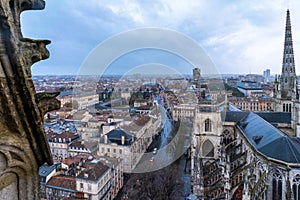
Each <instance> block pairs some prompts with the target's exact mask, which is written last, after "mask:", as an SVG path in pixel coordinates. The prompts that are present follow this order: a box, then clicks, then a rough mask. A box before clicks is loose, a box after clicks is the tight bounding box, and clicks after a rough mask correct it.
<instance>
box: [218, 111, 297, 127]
mask: <svg viewBox="0 0 300 200" xmlns="http://www.w3.org/2000/svg"><path fill="white" fill-rule="evenodd" d="M249 113H250V112H249V111H229V112H222V119H223V120H224V121H226V122H238V121H240V120H242V119H243V118H245V117H246V116H247V115H248V114H249ZM256 114H257V115H258V116H260V117H261V118H263V119H264V120H266V121H267V122H269V123H271V124H272V125H273V124H278V123H287V124H290V123H291V113H287V112H256Z"/></svg>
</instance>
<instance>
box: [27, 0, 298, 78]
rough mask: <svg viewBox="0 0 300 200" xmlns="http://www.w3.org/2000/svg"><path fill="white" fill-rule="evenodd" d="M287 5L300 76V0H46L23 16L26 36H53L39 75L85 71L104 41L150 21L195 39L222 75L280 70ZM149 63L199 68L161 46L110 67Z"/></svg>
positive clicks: (36, 71) (36, 69)
mask: <svg viewBox="0 0 300 200" xmlns="http://www.w3.org/2000/svg"><path fill="white" fill-rule="evenodd" d="M287 8H289V9H290V11H291V21H292V32H293V40H294V52H295V61H296V72H298V74H299V73H300V68H299V66H300V61H299V60H300V57H299V56H298V55H300V39H299V38H300V12H297V10H298V9H299V8H300V1H297V0H289V1H287V0H286V1H283V0H273V1H270V0H243V1H240V0H209V1H208V0H185V1H182V0H139V1H138V0H112V1H108V0H106V1H104V0H76V1H74V0H46V8H45V10H43V11H27V12H24V13H23V14H22V16H21V20H22V31H23V35H24V37H30V38H38V39H50V40H51V41H52V43H51V44H50V45H49V46H48V49H49V50H50V53H51V56H50V58H49V59H48V60H45V61H42V62H39V63H37V64H35V65H34V66H33V68H32V72H33V74H34V75H41V74H77V73H78V71H79V70H80V68H81V67H82V64H83V63H84V62H85V60H86V59H88V58H89V55H91V52H92V51H93V50H94V49H95V48H96V47H97V46H98V47H99V44H100V45H101V44H102V43H103V42H105V41H107V40H109V39H110V38H112V37H115V36H116V35H119V34H120V33H121V34H122V33H124V32H127V31H130V30H134V29H139V28H145V27H147V28H149V27H155V28H162V29H167V30H174V31H177V32H178V33H180V34H183V35H184V36H186V37H188V38H190V39H191V40H194V41H195V42H196V43H197V44H198V45H199V46H200V47H201V48H202V49H203V50H204V51H205V52H206V54H207V55H208V56H209V57H210V59H211V60H212V62H213V63H214V65H215V66H216V69H217V70H218V71H219V72H220V73H226V74H237V73H243V74H246V73H256V74H262V72H263V70H265V69H267V68H269V69H271V73H272V74H275V73H280V70H281V63H282V52H283V42H284V27H285V17H286V10H287ZM131 42H132V41H131ZM133 42H134V41H133ZM185 44H186V43H184V42H182V46H184V45H185ZM114 45H116V46H118V44H114ZM161 52H162V53H161ZM103 56H106V55H98V59H102V58H103ZM103 59H105V58H103ZM149 63H156V65H157V64H161V65H164V66H170V67H172V68H175V69H176V70H177V71H179V72H180V73H185V74H188V73H191V71H190V69H189V67H186V66H187V65H189V64H188V63H187V62H185V61H184V60H183V59H181V58H178V55H174V54H172V52H171V53H170V52H164V51H160V50H153V49H150V50H149V49H146V50H139V51H135V53H134V52H133V53H132V52H130V53H129V54H126V55H125V56H124V55H123V56H120V58H118V59H117V60H115V61H114V62H113V63H111V67H110V71H109V72H110V73H115V74H118V73H124V71H128V70H130V68H134V67H136V66H141V65H143V66H149ZM95 67H98V66H95ZM117 69H122V70H123V71H122V70H121V71H118V70H117ZM187 69H188V70H187ZM184 70H185V71H184Z"/></svg>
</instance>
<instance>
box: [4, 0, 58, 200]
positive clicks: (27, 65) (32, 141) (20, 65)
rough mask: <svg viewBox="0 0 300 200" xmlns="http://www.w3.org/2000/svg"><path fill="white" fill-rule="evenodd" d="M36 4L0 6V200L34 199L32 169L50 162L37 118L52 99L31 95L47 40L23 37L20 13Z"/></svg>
mask: <svg viewBox="0 0 300 200" xmlns="http://www.w3.org/2000/svg"><path fill="white" fill-rule="evenodd" d="M44 7H45V2H44V1H42V0H1V1H0V199H39V195H38V191H39V179H38V167H39V166H40V165H42V164H43V163H45V162H48V163H49V164H51V163H52V159H51V152H50V150H49V146H48V143H47V141H46V137H45V133H44V127H43V115H44V114H45V113H46V112H47V111H48V110H53V109H57V108H59V106H60V103H59V101H57V100H56V99H55V97H56V96H57V95H58V94H57V93H56V94H35V89H34V85H33V82H32V79H31V66H32V64H34V63H35V62H38V61H40V60H43V59H46V58H48V57H49V52H48V50H47V49H46V45H47V44H49V43H50V41H48V40H32V39H28V38H23V36H22V33H21V28H20V13H21V12H22V11H25V10H37V9H43V8H44Z"/></svg>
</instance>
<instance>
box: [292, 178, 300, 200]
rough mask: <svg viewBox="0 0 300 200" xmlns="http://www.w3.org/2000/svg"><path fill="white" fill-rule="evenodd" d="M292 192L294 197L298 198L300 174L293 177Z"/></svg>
mask: <svg viewBox="0 0 300 200" xmlns="http://www.w3.org/2000/svg"><path fill="white" fill-rule="evenodd" d="M293 194H294V199H300V175H299V174H297V175H296V176H295V177H294V178H293Z"/></svg>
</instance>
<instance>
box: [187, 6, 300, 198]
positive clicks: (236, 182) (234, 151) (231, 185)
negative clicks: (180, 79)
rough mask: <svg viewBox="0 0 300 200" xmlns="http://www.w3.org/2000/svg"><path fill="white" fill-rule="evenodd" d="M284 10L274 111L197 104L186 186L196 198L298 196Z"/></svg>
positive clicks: (295, 112) (296, 131) (293, 88)
mask: <svg viewBox="0 0 300 200" xmlns="http://www.w3.org/2000/svg"><path fill="white" fill-rule="evenodd" d="M296 80H297V79H296V71H295V61H294V52H293V41H292V31H291V20H290V12H289V10H287V15H286V29H285V41H284V52H283V62H282V72H281V75H280V76H278V77H276V80H275V91H274V94H275V97H274V98H275V112H257V113H254V112H248V111H247V112H246V111H241V110H238V109H237V108H235V107H233V106H232V105H230V104H228V102H227V98H226V97H225V101H223V102H222V103H217V102H214V101H211V103H210V104H208V103H207V102H205V103H201V101H200V102H199V104H198V107H197V108H196V112H195V117H194V120H195V121H194V129H193V139H192V145H191V187H192V192H193V194H195V195H196V196H197V197H198V198H199V199H233V200H242V199H243V200H253V199H262V200H268V199H273V200H279V199H284V200H289V199H294V200H299V199H300V138H298V137H295V136H299V135H300V126H299V124H300V122H299V113H300V112H299V109H300V106H299V95H298V91H297V84H296Z"/></svg>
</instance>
